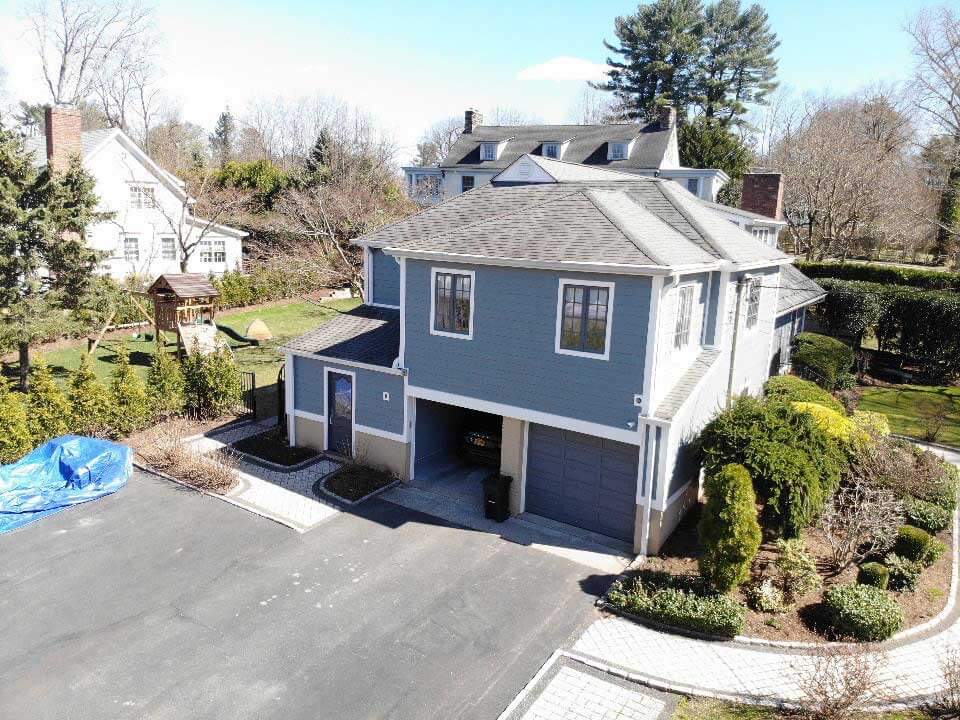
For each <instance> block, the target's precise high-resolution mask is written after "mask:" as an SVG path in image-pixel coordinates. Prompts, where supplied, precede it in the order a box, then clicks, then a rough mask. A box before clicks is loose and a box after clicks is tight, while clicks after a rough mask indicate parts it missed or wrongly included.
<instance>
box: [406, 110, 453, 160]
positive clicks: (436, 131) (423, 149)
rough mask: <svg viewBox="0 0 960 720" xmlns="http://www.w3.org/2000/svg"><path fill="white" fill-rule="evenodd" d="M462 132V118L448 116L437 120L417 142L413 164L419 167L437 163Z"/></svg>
mask: <svg viewBox="0 0 960 720" xmlns="http://www.w3.org/2000/svg"><path fill="white" fill-rule="evenodd" d="M462 134H463V118H458V117H448V118H445V119H443V120H438V121H437V122H435V123H434V124H433V125H431V126H430V127H429V128H427V130H426V132H424V133H423V136H422V137H421V138H420V142H418V143H417V157H416V158H414V160H413V164H414V165H419V166H420V167H430V166H431V165H437V164H438V163H439V162H440V161H441V160H443V158H445V157H446V156H447V153H448V152H450V148H452V147H453V144H454V143H455V142H456V141H457V140H459V139H460V135H462Z"/></svg>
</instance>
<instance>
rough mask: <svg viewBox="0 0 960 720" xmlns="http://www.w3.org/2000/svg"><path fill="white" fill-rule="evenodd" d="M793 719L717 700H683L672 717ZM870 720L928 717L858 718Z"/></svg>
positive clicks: (697, 719) (904, 714)
mask: <svg viewBox="0 0 960 720" xmlns="http://www.w3.org/2000/svg"><path fill="white" fill-rule="evenodd" d="M790 717H795V715H791V714H789V713H781V712H778V711H776V710H772V709H769V708H763V707H757V706H755V705H731V704H730V703H725V702H721V701H719V700H705V699H697V698H690V699H686V698H685V699H683V700H681V701H680V705H679V707H678V708H677V711H676V713H674V715H673V720H787V718H790ZM858 717H862V718H864V720H866V718H870V719H871V720H927V719H928V718H929V717H930V716H928V715H926V714H924V713H921V712H914V711H906V712H888V713H880V714H876V715H873V714H866V715H862V716H858Z"/></svg>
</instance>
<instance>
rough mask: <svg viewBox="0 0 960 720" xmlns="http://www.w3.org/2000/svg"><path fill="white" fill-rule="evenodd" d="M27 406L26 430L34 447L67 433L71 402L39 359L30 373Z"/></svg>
mask: <svg viewBox="0 0 960 720" xmlns="http://www.w3.org/2000/svg"><path fill="white" fill-rule="evenodd" d="M27 406H28V407H27V409H28V415H27V426H28V427H29V428H30V435H31V436H32V437H33V442H34V443H35V444H37V445H40V444H41V443H45V442H46V441H47V440H50V439H51V438H55V437H59V436H60V435H66V434H67V433H68V432H69V431H70V424H69V421H70V402H69V401H68V400H67V396H66V395H64V394H63V390H61V389H60V386H59V385H58V384H57V381H56V380H55V379H54V377H53V372H52V371H51V370H50V366H49V365H47V363H46V362H45V361H44V360H43V358H38V359H37V362H35V363H34V366H33V368H32V369H31V370H30V393H29V394H28V395H27Z"/></svg>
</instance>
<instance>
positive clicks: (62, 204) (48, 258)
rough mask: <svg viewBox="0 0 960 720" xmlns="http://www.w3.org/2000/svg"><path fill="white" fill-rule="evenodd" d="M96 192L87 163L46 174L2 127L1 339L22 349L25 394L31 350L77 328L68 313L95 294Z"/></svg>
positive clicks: (22, 383)
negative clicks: (89, 233)
mask: <svg viewBox="0 0 960 720" xmlns="http://www.w3.org/2000/svg"><path fill="white" fill-rule="evenodd" d="M93 188H94V181H93V179H92V178H91V177H90V176H89V175H88V174H87V173H86V172H85V171H84V170H83V168H82V166H81V165H80V159H79V158H73V160H72V161H71V163H70V165H69V166H68V167H67V168H66V169H65V170H64V171H62V172H52V171H51V170H50V169H49V168H44V169H42V170H39V171H38V170H37V169H36V168H34V166H33V162H32V160H31V158H30V157H29V156H28V155H27V153H26V152H25V151H24V148H23V142H22V140H21V139H20V138H19V137H18V136H17V135H16V134H15V133H13V132H11V131H9V130H6V129H5V128H4V127H3V126H2V125H0V311H2V312H3V314H4V315H5V318H4V319H5V322H4V324H3V326H2V327H0V335H2V337H3V340H4V341H5V342H7V343H10V344H14V345H16V346H17V347H18V348H19V351H20V386H21V389H23V390H26V389H27V385H28V377H29V370H30V344H31V343H34V342H36V341H37V340H39V339H41V338H45V337H50V336H56V335H58V334H61V333H63V332H66V331H68V330H70V329H73V326H74V324H75V321H74V319H73V316H72V315H70V314H69V313H65V312H64V311H65V310H67V311H69V310H74V309H77V306H78V304H79V303H80V302H82V300H83V298H85V297H86V295H87V293H86V290H87V288H88V285H89V283H90V281H91V278H92V276H93V270H94V267H95V265H96V261H97V254H96V253H95V252H94V251H92V250H90V249H89V248H88V247H87V244H86V242H85V239H84V231H85V228H86V227H87V225H89V224H90V223H91V222H93V221H94V220H96V219H98V218H99V217H101V216H98V215H97V213H95V212H94V208H95V207H96V204H97V197H96V195H95V194H94V192H93ZM43 269H46V270H48V271H49V272H42V270H43Z"/></svg>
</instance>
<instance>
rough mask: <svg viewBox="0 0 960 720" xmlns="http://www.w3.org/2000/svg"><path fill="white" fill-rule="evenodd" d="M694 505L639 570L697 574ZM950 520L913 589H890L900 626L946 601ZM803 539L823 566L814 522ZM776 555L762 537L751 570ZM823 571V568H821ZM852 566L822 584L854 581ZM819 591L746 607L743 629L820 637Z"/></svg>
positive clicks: (770, 636)
mask: <svg viewBox="0 0 960 720" xmlns="http://www.w3.org/2000/svg"><path fill="white" fill-rule="evenodd" d="M699 516H700V512H699V506H697V507H695V508H693V509H692V510H691V511H690V512H689V513H688V514H687V516H686V517H685V518H684V519H683V521H682V522H681V523H680V525H679V526H678V527H677V529H676V530H675V531H674V533H673V535H671V536H670V538H669V539H668V540H667V542H666V544H665V545H664V546H663V548H662V549H661V551H660V554H659V555H657V556H655V557H651V558H649V559H648V560H647V562H646V563H644V564H643V570H644V571H647V570H662V571H664V572H668V573H670V574H671V575H696V574H697V557H698V556H699V555H700V549H699V547H698V541H697V523H698V522H699ZM952 528H953V526H952V524H951V526H950V527H949V528H948V529H946V530H944V531H943V532H941V533H939V534H938V535H937V537H938V538H939V539H940V541H941V542H943V543H945V544H946V546H947V551H946V552H944V553H943V555H941V556H940V558H939V559H938V560H937V562H935V563H934V564H933V565H932V566H931V567H929V568H927V569H925V570H924V571H923V574H922V575H921V576H920V582H919V583H918V585H917V589H916V591H914V592H892V593H891V595H892V596H893V597H894V598H895V599H896V601H897V603H898V604H899V605H900V607H901V608H902V609H903V615H904V623H903V629H904V630H906V629H907V628H910V627H913V626H915V625H920V624H922V623H924V622H926V621H927V620H929V619H931V618H932V617H934V616H935V615H936V614H937V613H939V612H940V611H941V610H942V609H943V608H944V606H945V605H946V604H947V598H948V597H949V595H950V574H951V568H952V560H953V529H952ZM803 541H804V543H805V545H806V547H807V552H809V553H810V554H811V555H812V556H813V557H814V558H815V559H816V560H817V564H818V567H822V568H825V567H826V562H825V560H826V557H828V555H829V549H828V548H827V545H826V543H825V541H824V539H823V536H822V535H821V534H820V532H819V531H818V530H817V529H816V528H810V529H808V530H806V531H805V532H804V534H803ZM775 559H776V550H775V548H774V543H773V542H772V541H771V542H764V544H763V545H762V546H761V547H760V552H759V553H757V557H756V559H755V560H754V565H753V572H754V576H757V575H759V574H760V572H761V571H762V570H763V568H764V567H765V566H766V565H767V564H768V563H772V562H773V561H774V560H775ZM821 576H822V577H823V573H821ZM856 579H857V567H856V566H853V567H849V568H847V569H846V570H844V571H843V572H842V573H841V574H840V575H838V576H835V577H823V584H824V589H826V588H828V587H830V586H831V585H836V584H845V583H853V582H856ZM822 594H823V591H822V590H815V591H813V592H810V593H808V594H807V595H806V596H804V597H802V598H800V599H799V600H798V602H797V603H796V605H795V606H794V607H793V608H791V609H790V610H788V611H787V612H785V613H780V614H774V613H762V612H756V611H754V610H751V609H749V607H748V609H747V622H746V627H745V628H744V632H743V634H744V635H748V636H751V637H757V638H763V639H765V640H790V641H801V642H822V641H823V640H824V637H823V635H821V634H819V633H817V632H816V630H815V626H816V619H817V616H818V610H819V607H820V601H821V598H822ZM735 597H737V599H738V600H740V601H741V602H743V603H744V604H746V597H745V596H744V595H743V592H742V591H740V592H738V593H737V595H735Z"/></svg>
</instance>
